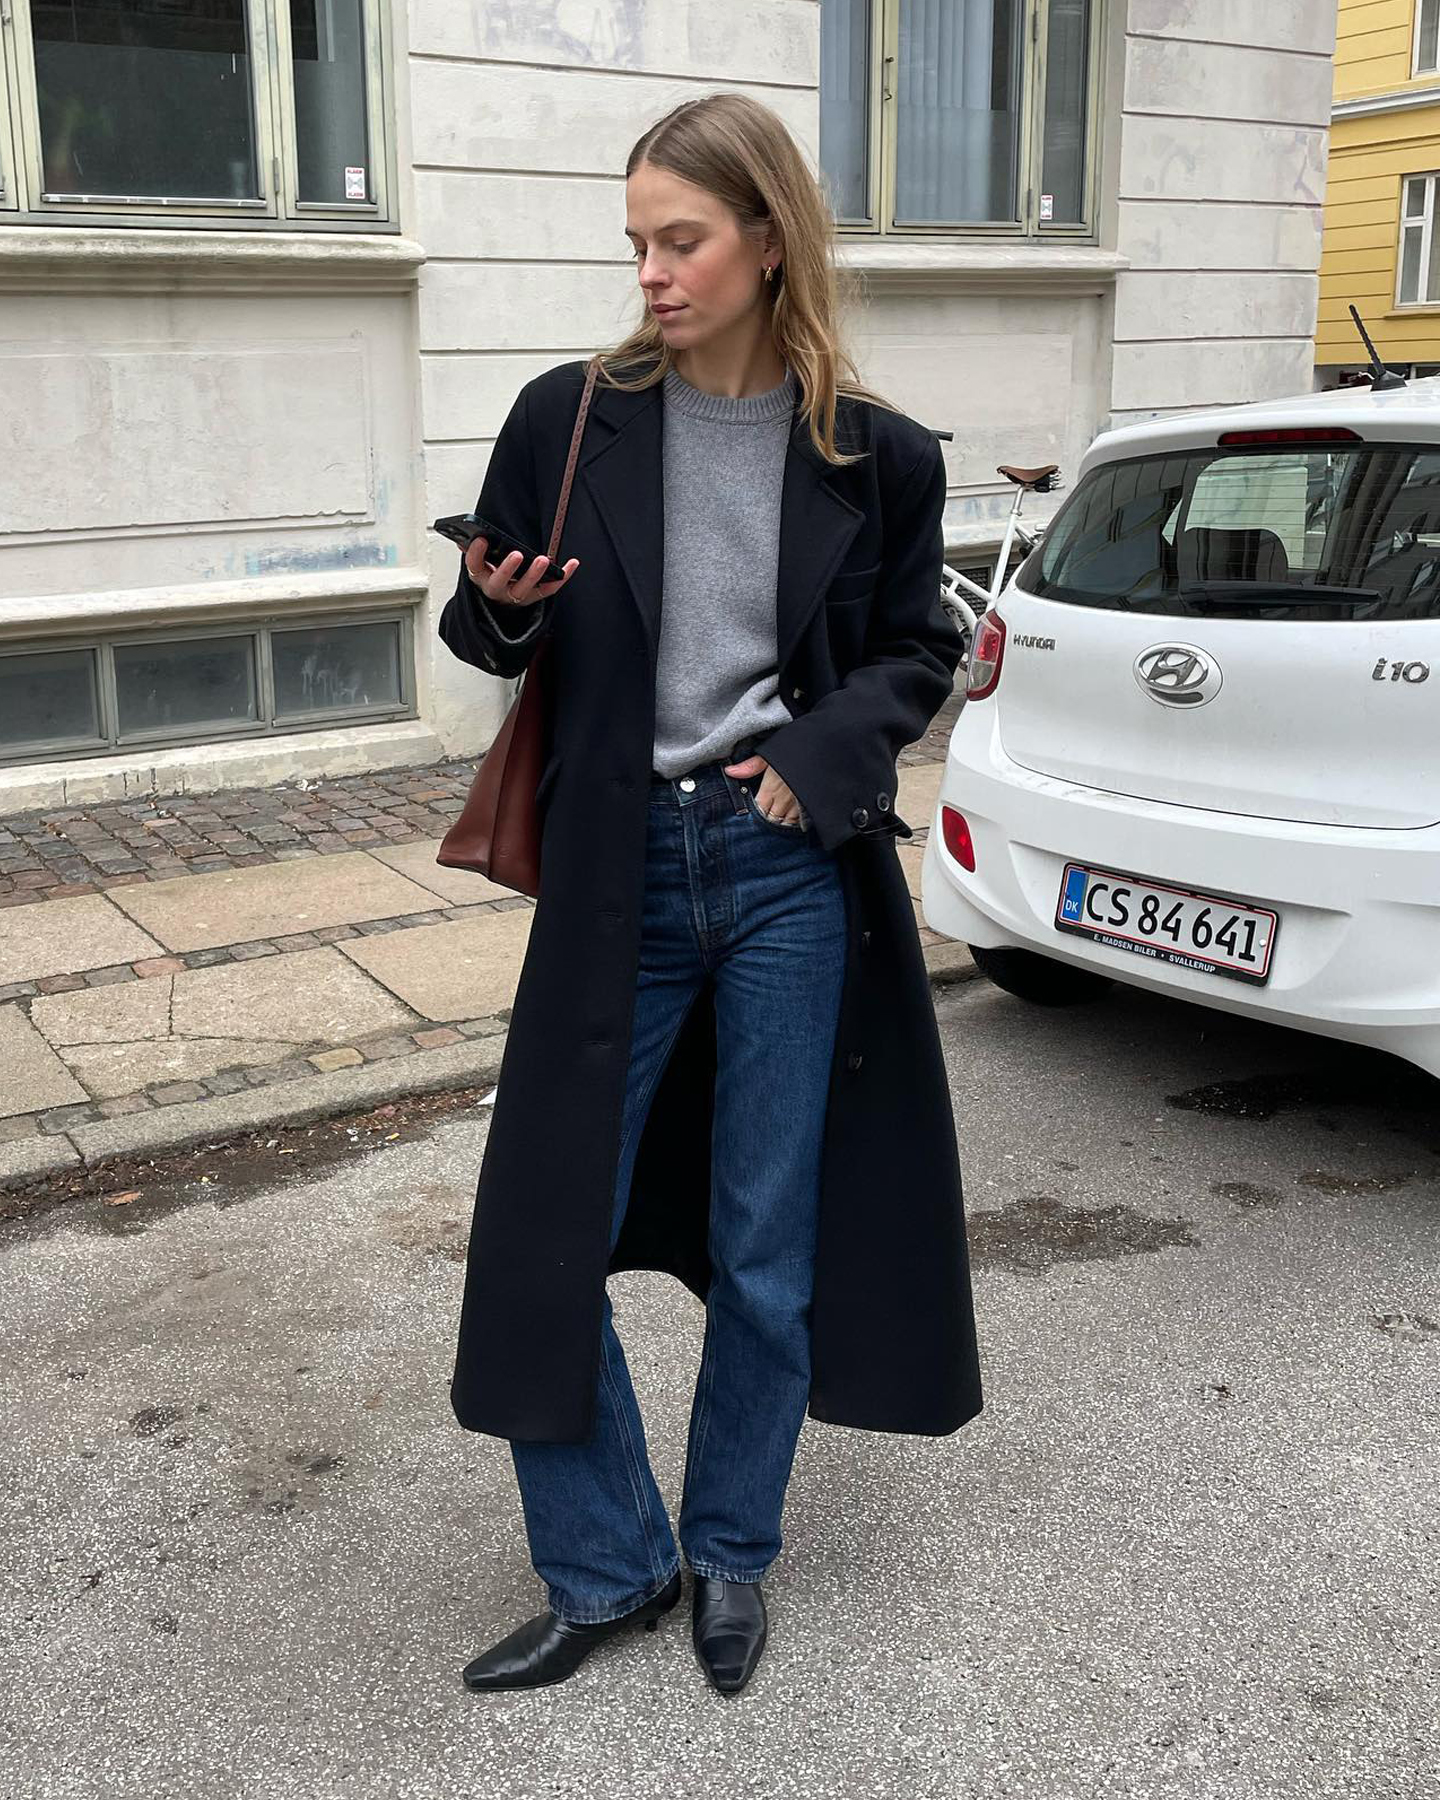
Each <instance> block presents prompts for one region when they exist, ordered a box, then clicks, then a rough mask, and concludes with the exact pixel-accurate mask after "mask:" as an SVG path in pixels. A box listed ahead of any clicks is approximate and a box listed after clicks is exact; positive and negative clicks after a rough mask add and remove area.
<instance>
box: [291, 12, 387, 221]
mask: <svg viewBox="0 0 1440 1800" xmlns="http://www.w3.org/2000/svg"><path fill="white" fill-rule="evenodd" d="M364 23H365V18H364V6H363V4H362V0H290V54H291V63H292V67H293V70H294V75H295V136H296V139H297V149H298V152H299V158H300V167H299V170H298V171H297V184H298V185H297V191H298V194H299V197H300V199H302V200H313V201H316V202H323V203H324V204H325V205H333V204H335V203H336V202H343V201H345V200H373V199H374V197H375V195H374V190H373V187H372V185H371V181H370V169H369V153H368V151H367V149H366V141H367V140H366V130H365V32H364Z"/></svg>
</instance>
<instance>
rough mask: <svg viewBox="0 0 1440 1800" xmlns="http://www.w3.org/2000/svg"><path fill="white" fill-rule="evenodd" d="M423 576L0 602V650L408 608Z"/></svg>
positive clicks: (277, 581) (328, 577)
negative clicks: (183, 627) (89, 635)
mask: <svg viewBox="0 0 1440 1800" xmlns="http://www.w3.org/2000/svg"><path fill="white" fill-rule="evenodd" d="M428 589H429V577H428V576H427V575H426V574H425V572H424V570H423V569H418V568H403V567H396V568H383V569H364V568H355V569H344V568H337V569H333V570H332V569H327V570H325V571H323V572H321V573H318V574H310V573H303V574H302V573H296V574H290V575H283V574H282V575H256V576H250V577H247V578H245V579H243V580H239V581H200V582H190V583H186V584H176V585H174V586H171V587H160V588H97V589H91V590H88V591H87V592H85V593H80V594H44V595H22V596H19V597H17V598H7V599H0V644H14V643H18V642H20V641H21V640H22V639H24V640H28V639H32V638H33V639H50V638H62V637H68V636H72V635H74V634H76V633H82V632H93V631H96V630H104V631H107V632H112V631H133V630H136V629H144V628H147V627H149V626H161V627H168V626H171V625H179V624H214V623H217V622H219V621H224V620H229V619H236V620H240V619H244V620H260V619H266V618H269V617H271V616H275V617H281V618H283V617H286V616H291V615H293V616H299V615H300V614H302V613H304V614H309V613H322V612H332V611H334V612H355V611H358V610H360V609H362V608H365V607H388V606H396V605H404V606H414V605H417V604H418V603H419V602H420V601H421V600H423V599H424V597H425V594H426V593H427V591H428Z"/></svg>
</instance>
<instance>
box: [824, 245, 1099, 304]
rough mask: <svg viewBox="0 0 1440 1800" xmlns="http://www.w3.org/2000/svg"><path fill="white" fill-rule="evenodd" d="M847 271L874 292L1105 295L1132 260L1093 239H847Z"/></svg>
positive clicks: (841, 249)
mask: <svg viewBox="0 0 1440 1800" xmlns="http://www.w3.org/2000/svg"><path fill="white" fill-rule="evenodd" d="M836 260H837V262H838V263H839V265H840V267H841V268H842V269H846V270H849V271H852V272H853V273H855V274H857V275H859V276H861V277H862V279H863V280H864V283H865V285H866V287H867V288H868V289H870V290H871V291H872V292H875V291H879V292H886V293H906V294H938V293H956V294H962V293H988V294H1030V293H1037V292H1038V293H1044V294H1046V295H1050V294H1075V295H1081V294H1101V293H1104V292H1105V291H1106V290H1107V289H1108V288H1109V287H1111V286H1112V285H1113V284H1114V281H1115V278H1116V276H1117V275H1119V274H1121V273H1122V272H1123V271H1124V270H1126V269H1128V268H1129V267H1130V259H1129V257H1126V256H1121V255H1119V254H1118V253H1117V252H1116V251H1114V250H1100V249H1097V248H1096V247H1095V246H1094V245H1093V244H1064V243H1058V244H1057V243H1041V244H1037V243H1033V242H1032V243H1024V244H1017V243H1012V242H1004V243H1001V242H993V243H985V244H976V243H968V244H957V243H938V242H930V241H923V242H922V241H919V240H917V239H913V238H912V239H908V240H896V239H893V238H891V239H886V240H883V241H882V240H878V239H875V240H866V241H864V242H861V241H860V240H858V239H854V238H850V239H845V238H842V239H841V240H840V241H839V244H838V245H837V249H836Z"/></svg>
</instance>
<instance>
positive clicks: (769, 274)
mask: <svg viewBox="0 0 1440 1800" xmlns="http://www.w3.org/2000/svg"><path fill="white" fill-rule="evenodd" d="M765 279H766V280H767V281H773V280H774V279H775V265H774V263H766V265H765Z"/></svg>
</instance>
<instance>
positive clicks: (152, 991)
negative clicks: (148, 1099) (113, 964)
mask: <svg viewBox="0 0 1440 1800" xmlns="http://www.w3.org/2000/svg"><path fill="white" fill-rule="evenodd" d="M30 1023H31V1024H32V1025H35V1026H37V1027H38V1028H39V1029H40V1030H41V1031H42V1032H43V1033H44V1034H45V1037H46V1039H47V1040H48V1041H49V1042H50V1043H51V1044H52V1045H53V1046H54V1047H55V1048H56V1049H57V1050H62V1049H67V1048H69V1047H70V1046H71V1045H73V1044H131V1043H134V1042H135V1041H136V1040H137V1039H142V1038H162V1037H167V1036H168V1035H169V1032H170V982H169V981H168V980H166V979H163V978H162V979H157V980H151V981H127V982H124V983H123V984H121V985H120V986H118V987H103V988H79V989H77V990H75V991H74V992H73V993H69V994H43V995H41V996H40V998H39V999H37V1000H32V1001H31V1002H30ZM136 1085H137V1086H138V1085H140V1084H139V1083H137V1084H136Z"/></svg>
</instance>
